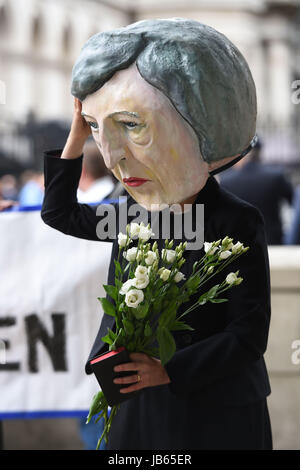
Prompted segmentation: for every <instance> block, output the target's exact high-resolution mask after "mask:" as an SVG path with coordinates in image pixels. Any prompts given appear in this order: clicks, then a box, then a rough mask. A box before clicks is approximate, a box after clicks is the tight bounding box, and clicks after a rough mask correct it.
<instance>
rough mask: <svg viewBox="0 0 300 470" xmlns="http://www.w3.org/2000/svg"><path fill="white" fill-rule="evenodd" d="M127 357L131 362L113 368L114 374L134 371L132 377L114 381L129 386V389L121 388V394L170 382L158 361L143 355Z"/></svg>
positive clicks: (134, 354) (136, 354)
mask: <svg viewBox="0 0 300 470" xmlns="http://www.w3.org/2000/svg"><path fill="white" fill-rule="evenodd" d="M129 356H130V359H131V360H132V362H127V363H126V364H120V365H118V366H115V367H114V371H115V372H124V371H134V373H133V375H129V376H127V377H120V378H117V379H115V380H114V383H116V384H124V385H129V387H125V388H121V389H120V392H121V393H129V392H134V391H136V390H141V389H142V388H146V387H155V386H156V385H164V384H168V383H170V382H171V380H170V378H169V376H168V374H167V371H166V369H165V368H164V367H163V366H162V365H161V362H160V360H159V359H155V358H154V357H149V356H147V354H143V353H131V354H130V355H129Z"/></svg>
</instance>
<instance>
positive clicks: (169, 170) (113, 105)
mask: <svg viewBox="0 0 300 470" xmlns="http://www.w3.org/2000/svg"><path fill="white" fill-rule="evenodd" d="M72 94H73V95H74V96H75V97H77V98H79V100H80V101H81V102H82V115H83V116H84V118H85V119H86V121H87V122H88V123H89V125H90V126H91V129H92V133H93V137H94V139H95V141H96V144H97V146H98V148H99V150H100V152H101V153H102V155H103V158H104V161H105V163H106V166H107V167H108V168H109V169H111V170H112V172H113V173H114V175H115V176H116V177H117V178H118V180H119V181H121V182H122V184H123V185H124V186H125V188H126V190H127V191H128V193H129V194H130V195H131V196H132V197H133V198H134V199H135V200H136V201H137V202H138V203H139V204H140V205H142V206H143V207H145V208H146V209H147V210H152V208H153V207H157V206H156V205H157V204H174V203H183V202H186V201H189V198H191V197H193V196H194V195H196V194H197V193H198V192H199V191H200V190H201V189H202V188H203V187H204V185H205V183H206V181H207V178H208V177H209V174H210V173H212V172H217V171H221V169H224V168H225V167H228V166H229V165H231V164H233V163H235V161H237V160H238V159H240V158H241V156H243V155H244V154H245V153H247V151H248V150H250V149H251V146H252V145H253V144H254V142H255V124H256V93H255V85H254V82H253V79H252V76H251V73H250V70H249V68H248V65H247V63H246V61H245V59H244V57H243V56H242V55H241V53H240V52H239V51H238V50H237V48H236V47H235V46H234V45H233V44H232V43H231V42H230V41H229V40H228V39H227V38H226V37H225V36H224V35H223V34H221V33H219V32H217V31H216V30H214V29H213V28H211V27H209V26H206V25H203V24H201V23H199V22H197V21H192V20H187V19H183V18H172V19H166V20H164V19H162V20H145V21H139V22H137V23H134V24H132V25H129V26H127V27H124V28H120V29H116V30H113V31H106V32H103V33H99V34H95V35H94V36H92V37H91V38H90V39H89V40H88V41H87V42H86V44H85V45H84V47H83V48H82V51H81V53H80V56H79V58H78V60H77V62H76V63H75V65H74V67H73V72H72Z"/></svg>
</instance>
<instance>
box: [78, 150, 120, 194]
mask: <svg viewBox="0 0 300 470" xmlns="http://www.w3.org/2000/svg"><path fill="white" fill-rule="evenodd" d="M114 186H115V185H114V182H113V178H112V176H111V174H110V173H109V171H108V169H107V168H106V166H105V163H104V160H103V157H102V155H101V154H100V152H99V150H98V148H97V146H96V144H95V142H92V141H88V142H87V143H86V145H85V147H84V159H83V165H82V172H81V177H80V181H79V188H78V190H77V199H78V202H83V203H84V202H87V203H88V202H99V201H102V200H103V199H105V198H107V196H108V195H110V193H111V192H112V191H113V190H114Z"/></svg>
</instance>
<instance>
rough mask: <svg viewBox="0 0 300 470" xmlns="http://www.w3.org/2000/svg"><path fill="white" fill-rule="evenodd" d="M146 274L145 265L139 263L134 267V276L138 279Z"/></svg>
mask: <svg viewBox="0 0 300 470" xmlns="http://www.w3.org/2000/svg"><path fill="white" fill-rule="evenodd" d="M147 274H148V268H147V267H146V266H141V265H139V266H138V267H137V268H136V270H135V273H134V275H135V277H137V278H138V279H139V278H142V277H145V276H146V275H147Z"/></svg>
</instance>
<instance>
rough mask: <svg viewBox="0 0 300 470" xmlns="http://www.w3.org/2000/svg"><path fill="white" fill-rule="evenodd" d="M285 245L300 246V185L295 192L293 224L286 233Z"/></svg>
mask: <svg viewBox="0 0 300 470" xmlns="http://www.w3.org/2000/svg"><path fill="white" fill-rule="evenodd" d="M285 243H286V245H300V185H299V186H298V187H297V188H296V190H295V195H294V200H293V217H292V223H291V226H290V229H289V230H288V232H287V233H286V237H285Z"/></svg>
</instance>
